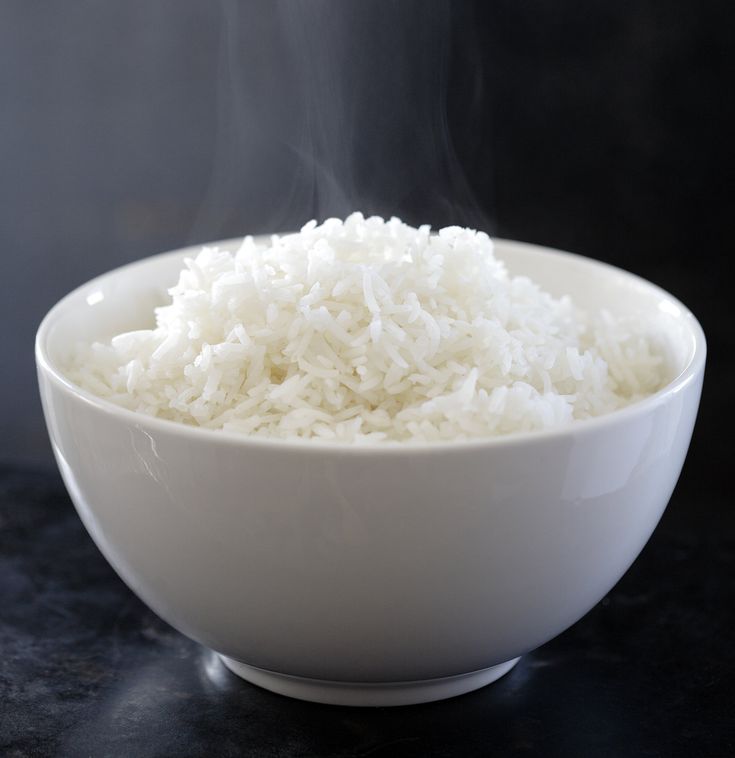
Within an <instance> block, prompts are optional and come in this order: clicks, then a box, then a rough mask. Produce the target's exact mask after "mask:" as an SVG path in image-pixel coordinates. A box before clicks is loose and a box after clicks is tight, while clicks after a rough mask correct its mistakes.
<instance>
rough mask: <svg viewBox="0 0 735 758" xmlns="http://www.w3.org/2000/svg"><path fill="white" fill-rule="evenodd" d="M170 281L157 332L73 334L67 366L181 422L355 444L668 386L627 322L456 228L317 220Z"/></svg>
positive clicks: (588, 411) (355, 218) (428, 434)
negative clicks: (511, 264)
mask: <svg viewBox="0 0 735 758" xmlns="http://www.w3.org/2000/svg"><path fill="white" fill-rule="evenodd" d="M169 292H170V294H171V297H172V301H171V304H170V305H166V306H164V307H161V308H158V309H156V312H155V318H156V324H157V325H156V327H155V328H154V329H151V330H144V331H135V332H128V333H125V334H120V335H118V336H116V337H113V338H112V339H111V341H109V342H106V343H95V344H92V345H83V346H80V347H79V349H78V350H77V351H76V353H75V355H74V357H73V361H72V364H71V366H70V369H69V375H70V378H71V379H72V380H74V381H76V382H77V383H78V384H79V385H81V386H82V387H84V388H86V389H87V390H89V391H91V392H93V393H95V394H96V395H99V396H101V397H104V398H106V399H108V400H110V401H112V402H113V403H117V404H118V405H121V406H123V407H125V408H129V409H131V410H135V411H139V412H141V413H145V414H150V415H152V416H158V417H160V418H165V419H171V420H174V421H179V422H182V423H185V424H193V425H196V426H202V427H207V428H210V429H227V430H231V431H236V432H241V433H243V434H248V435H258V436H263V437H280V438H294V437H301V438H324V439H329V440H339V441H343V442H347V443H349V442H354V441H365V440H374V441H383V440H388V441H406V440H420V441H427V442H431V441H439V440H458V439H467V438H471V437H485V436H491V435H501V434H508V433H511V432H519V431H528V430H536V429H544V428H548V427H556V426H560V425H564V424H568V423H570V422H572V421H573V420H574V419H584V418H587V417H590V416H597V415H599V414H603V413H608V412H610V411H613V410H615V409H617V408H620V407H621V406H623V405H626V404H628V403H630V402H633V401H635V400H636V399H638V398H640V397H642V396H644V395H646V394H648V393H650V392H653V391H655V390H656V389H658V388H659V386H660V385H661V379H662V377H661V368H660V364H661V358H660V356H657V355H656V354H655V351H653V350H652V348H651V346H650V344H649V343H648V342H647V340H646V339H645V337H644V336H643V334H642V333H641V332H640V329H638V332H636V329H635V325H629V324H623V323H619V322H616V321H615V320H614V319H612V317H611V316H610V315H609V314H606V313H602V314H597V315H595V316H587V315H585V314H583V313H581V312H579V311H578V310H577V309H575V307H574V306H573V304H572V303H571V301H570V300H569V298H566V297H564V298H561V299H558V300H557V299H555V298H553V297H551V296H550V295H549V294H547V293H545V292H543V291H541V290H540V289H539V287H538V286H536V285H535V284H534V283H533V282H531V281H530V280H529V279H527V278H524V277H515V278H513V277H510V276H509V275H508V272H507V270H506V268H505V266H504V265H503V264H502V263H501V262H500V261H498V260H496V258H495V257H494V255H493V244H492V241H491V240H490V238H489V237H488V236H487V235H486V234H484V233H482V232H477V231H473V230H470V229H462V228H460V227H449V228H446V229H442V230H440V231H439V232H438V234H430V228H429V227H428V226H422V227H420V228H418V229H415V228H413V227H411V226H408V225H406V224H404V223H402V222H401V221H400V220H399V219H397V218H392V219H390V221H384V220H383V219H381V218H377V217H372V218H368V219H365V218H364V217H363V216H362V214H360V213H354V214H352V215H351V216H349V217H348V218H347V219H346V220H345V221H341V220H338V219H329V220H328V221H326V222H324V223H323V224H322V225H321V226H317V224H316V222H315V221H311V222H309V223H308V224H306V226H304V227H303V229H302V230H301V232H299V233H298V234H291V235H285V236H280V237H279V236H274V237H272V238H271V239H270V242H269V243H268V244H265V245H262V244H261V245H258V244H256V243H255V242H254V240H253V239H252V238H250V237H246V238H245V239H244V241H243V243H242V246H241V247H240V249H239V250H238V251H237V252H236V253H234V254H232V253H230V252H227V251H224V250H220V249H218V248H216V247H204V248H203V249H202V250H201V252H200V253H199V254H198V255H197V256H196V257H195V258H193V259H187V260H186V267H185V269H184V270H183V271H182V272H181V275H180V278H179V281H178V284H177V285H176V286H175V287H173V288H172V289H171V290H169Z"/></svg>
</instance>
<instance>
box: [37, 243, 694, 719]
mask: <svg viewBox="0 0 735 758" xmlns="http://www.w3.org/2000/svg"><path fill="white" fill-rule="evenodd" d="M222 244H223V245H230V246H234V245H235V244H236V243H235V242H229V243H222ZM496 250H497V255H498V257H499V258H501V259H503V260H505V261H506V263H507V264H508V267H509V269H510V270H511V273H513V274H526V275H529V276H531V277H532V278H533V279H534V280H535V281H537V282H538V283H539V284H540V285H541V286H542V287H543V288H545V289H546V290H548V291H550V292H551V293H553V294H555V295H562V294H569V295H571V296H572V298H573V299H574V300H575V301H576V302H577V303H578V304H579V305H580V306H582V307H584V308H587V309H595V308H598V307H607V308H608V309H609V310H611V311H613V312H618V313H621V312H625V313H630V312H635V313H638V314H640V315H641V316H643V317H644V318H646V319H647V320H648V323H649V324H650V325H651V326H652V328H654V330H655V331H656V333H657V335H659V340H660V343H661V346H662V349H664V351H665V353H666V355H667V361H668V364H667V365H668V371H669V373H670V375H671V381H670V382H669V384H668V385H667V386H666V387H665V388H664V389H662V390H661V391H659V392H657V393H656V394H655V395H652V396H651V397H648V398H646V399H645V400H643V401H642V402H639V403H636V404H634V405H631V406H629V407H627V408H625V409H623V410H620V411H617V412H615V413H611V414H609V415H606V416H602V417H599V418H595V419H591V420H587V421H580V422H576V423H574V424H572V425H570V426H568V427H566V428H563V429H560V430H556V431H544V432H536V433H524V434H517V435H511V436H507V437H501V438H495V439H487V440H474V441H467V442H456V443H451V444H428V445H427V444H417V443H406V444H401V445H395V444H393V445H384V446H381V445H376V444H373V445H351V446H341V445H339V444H337V443H330V442H318V441H309V440H305V441H295V442H288V441H281V440H263V439H252V438H248V437H244V436H240V435H237V434H233V433H225V432H221V431H211V430H203V429H198V428H193V427H189V426H185V425H181V424H177V423H174V422H169V421H163V420H157V419H154V418H149V417H147V416H144V415H140V414H137V413H133V412H130V411H127V410H123V409H121V408H118V407H117V406H115V405H112V404H110V403H108V402H106V401H104V400H101V399H99V398H97V397H94V396H92V395H90V394H89V393H87V392H85V391H83V390H81V389H80V388H79V387H77V386H75V385H74V384H72V383H71V382H70V381H69V380H68V379H66V378H65V376H64V373H63V371H62V366H63V361H64V359H65V355H66V354H67V353H68V351H69V349H70V347H71V345H72V344H74V343H75V342H76V341H78V340H82V339H84V340H88V339H94V338H101V337H109V336H111V335H112V334H114V333H116V332H118V331H122V330H127V329H133V328H141V327H145V326H149V325H151V322H152V318H151V314H152V308H153V307H154V306H155V305H156V304H158V303H160V302H162V300H163V297H164V295H165V290H166V288H167V287H168V286H170V285H172V284H173V283H174V282H175V280H176V278H177V272H178V270H179V269H180V266H181V260H182V258H183V256H184V255H186V254H192V252H193V250H191V249H190V250H183V251H177V252H174V253H168V254H165V255H160V256H156V257H153V258H149V259H146V260H143V261H140V262H139V263H134V264H132V265H130V266H126V267H124V268H121V269H118V270H116V271H112V272H110V273H108V274H105V275H104V276H101V277H99V278H97V279H95V280H93V281H91V282H89V283H88V284H85V285H83V286H82V287H80V288H79V289H77V290H75V291H74V292H72V293H71V294H70V295H68V296H67V297H66V298H64V299H63V300H61V301H60V302H59V303H58V304H57V305H56V306H55V307H54V308H53V309H52V310H51V311H50V312H49V314H48V315H47V316H46V318H45V319H44V321H43V323H42V324H41V326H40V328H39V331H38V335H37V340H36V359H37V364H38V376H39V384H40V391H41V398H42V401H43V407H44V412H45V414H46V421H47V425H48V430H49V435H50V437H51V442H52V445H53V449H54V453H55V455H56V459H57V461H58V464H59V467H60V469H61V472H62V475H63V477H64V480H65V482H66V485H67V487H68V489H69V493H70V494H71V497H72V500H73V501H74V504H75V506H76V508H77V510H78V512H79V515H80V517H81V518H82V520H83V522H84V524H85V525H86V527H87V529H88V530H89V533H90V534H91V535H92V537H93V539H94V540H95V542H96V543H97V545H98V547H99V548H100V550H101V551H102V553H103V554H104V555H105V556H106V558H107V559H108V560H109V561H110V563H111V564H112V566H113V567H114V568H115V570H116V571H117V572H118V573H119V574H120V576H121V577H122V578H123V579H124V581H125V582H126V583H127V584H128V585H129V586H130V587H131V589H132V590H133V591H134V592H135V593H136V594H137V595H139V597H141V598H142V599H143V600H144V601H145V602H146V603H147V604H148V605H149V606H150V607H151V608H152V609H153V610H154V611H155V612H156V613H158V614H159V615H160V616H161V617H162V618H163V619H165V620H166V621H168V622H169V623H170V624H172V625H173V626H174V627H176V628H177V629H179V630H180V631H181V632H182V633H183V634H186V635H188V636H189V637H191V638H193V639H195V640H197V641H199V642H200V643H202V644H203V645H206V646H207V647H209V648H211V649H213V650H215V651H216V652H218V653H219V654H220V655H221V656H222V657H223V660H224V661H225V663H226V664H227V665H228V666H229V667H230V668H231V669H232V670H234V671H236V672H237V673H238V674H240V675H241V676H243V677H244V678H246V679H248V680H250V681H252V682H255V683H256V684H260V685H262V686H264V687H267V688H269V689H271V690H274V691H276V692H281V693H284V694H288V695H292V696H295V697H301V698H304V699H307V700H316V701H320V702H328V703H343V704H353V705H393V704H404V703H416V702H424V701H428V700H435V699H440V698H443V697H449V696H452V695H456V694H460V693H462V692H467V691H469V690H472V689H475V688H477V687H479V686H482V685H484V684H487V683H488V682H490V681H492V680H493V679H496V678H497V677H498V676H501V675H502V674H503V673H505V672H506V671H508V670H509V669H510V668H511V667H512V665H513V664H514V663H515V661H516V660H517V659H518V657H519V656H521V655H523V654H524V653H526V652H528V651H530V650H533V649H534V648H536V647H538V646H539V645H542V644H543V643H544V642H546V641H547V640H549V639H551V638H552V637H554V636H555V635H557V634H559V633H560V632H561V631H563V630H564V629H566V628H567V627H568V626H570V625H571V624H572V623H574V622H575V621H576V620H577V619H579V618H580V617H581V616H582V615H584V614H585V613H586V612H587V611H588V610H589V609H590V608H591V607H592V606H593V605H595V603H597V602H598V601H599V600H600V599H601V598H602V597H603V596H604V595H605V594H606V593H607V592H608V591H609V590H610V589H611V587H612V586H613V585H614V584H615V583H616V582H617V581H618V579H619V578H620V577H621V576H622V574H623V573H624V572H625V571H626V569H627V568H628V567H629V566H630V564H631V563H632V562H633V560H634V559H635V558H636V556H637V555H638V553H639V552H640V551H641V549H642V547H643V545H644V544H645V543H646V541H647V540H648V538H649V537H650V535H651V532H652V531H653V529H654V527H655V526H656V524H657V522H658V520H659V518H660V517H661V514H662V512H663V510H664V508H665V507H666V504H667V502H668V500H669V497H670V496H671V492H672V490H673V488H674V485H675V484H676V481H677V478H678V476H679V472H680V470H681V467H682V463H683V461H684V457H685V455H686V451H687V447H688V445H689V441H690V437H691V433H692V428H693V426H694V421H695V417H696V414H697V407H698V403H699V396H700V391H701V386H702V378H703V373H704V363H705V352H706V348H705V340H704V336H703V334H702V330H701V328H700V326H699V324H698V323H697V321H696V319H695V318H694V317H693V316H692V314H691V313H690V312H689V311H688V310H687V309H686V308H685V307H684V306H683V305H682V304H681V303H680V302H678V301H677V300H676V299H674V298H673V297H672V296H671V295H669V294H667V293H666V292H664V291H663V290H661V289H659V288H658V287H656V286H654V285H652V284H650V283H648V282H646V281H644V280H642V279H640V278H638V277H636V276H634V275H632V274H628V273H626V272H623V271H621V270H619V269H616V268H613V267H610V266H607V265H605V264H602V263H598V262H594V261H591V260H589V259H585V258H581V257H579V256H575V255H570V254H566V253H559V252H555V251H551V250H548V249H544V248H539V247H535V246H532V245H526V244H521V243H515V242H503V241H498V242H497V247H496Z"/></svg>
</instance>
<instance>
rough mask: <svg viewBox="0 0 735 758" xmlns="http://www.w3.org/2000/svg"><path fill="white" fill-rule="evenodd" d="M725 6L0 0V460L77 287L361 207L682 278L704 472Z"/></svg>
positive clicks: (39, 425)
mask: <svg viewBox="0 0 735 758" xmlns="http://www.w3.org/2000/svg"><path fill="white" fill-rule="evenodd" d="M732 15H733V14H732V11H731V6H730V3H728V2H716V1H715V0H704V1H703V2H683V1H682V0H672V1H671V2H659V3H657V2H650V1H646V0H643V1H641V2H629V3H626V2H623V3H609V2H602V1H593V2H585V1H583V0H579V1H578V0H571V1H570V2H564V3H560V2H556V1H555V0H554V1H552V0H542V1H540V2H536V3H525V2H521V3H519V2H513V1H512V0H494V1H492V2H486V3H483V2H478V3H472V2H456V3H443V2H428V3H426V2H414V1H413V0H404V1H403V2H386V1H381V2H372V1H371V0H365V1H364V2H363V1H362V0H360V1H353V2H349V1H348V2H325V1H324V0H312V1H311V2H308V1H307V2H297V1H296V0H281V2H239V3H238V2H206V1H205V0H126V1H125V2H114V1H113V0H109V1H108V2H104V1H101V0H97V1H96V2H92V1H91V0H66V1H65V2H63V3H48V2H28V0H2V2H0V104H1V107H0V250H1V251H2V256H3V262H4V263H5V265H4V267H3V275H2V298H1V299H0V309H1V310H0V329H2V335H1V339H2V344H3V346H4V347H5V350H4V355H5V360H4V361H3V362H2V389H3V392H2V409H0V423H1V424H2V427H1V428H0V461H6V462H24V463H31V464H34V465H35V464H40V465H48V464H50V463H51V456H50V450H49V446H48V442H47V440H46V435H45V430H44V428H43V421H42V418H41V412H40V406H39V402H38V398H37V391H36V387H35V376H34V367H33V355H32V343H33V335H34V332H35V329H36V326H37V324H38V322H39V321H40V320H41V318H42V316H43V314H44V313H45V312H46V310H47V309H48V308H49V307H50V306H51V305H52V304H53V303H54V302H55V301H56V300H57V299H58V298H59V297H61V296H62V295H63V294H64V293H66V292H67V291H68V290H69V289H71V288H73V287H74V286H76V285H78V284H80V283H82V282H83V281H85V280H86V279H88V278H90V277H91V276H93V275H95V274H98V273H101V272H103V271H105V270H107V269H110V268H112V267H114V266H117V265H120V264H122V263H125V262H127V261H131V260H134V259H136V258H140V257H143V256H146V255H149V254H152V253H156V252H160V251H163V250H166V249H171V248H174V247H177V246H180V245H183V244H186V243H192V242H199V241H205V240H211V239H218V238H223V237H228V236H234V235H238V234H242V233H246V232H253V233H257V232H266V231H276V230H285V229H291V228H294V227H297V226H299V225H300V224H301V223H303V222H304V221H306V220H308V218H310V217H312V216H314V215H316V216H318V217H320V218H323V217H325V216H326V215H330V214H343V213H345V212H347V211H349V210H350V209H352V208H360V209H363V210H365V211H366V212H380V213H384V214H392V213H397V214H399V215H402V216H403V217H404V218H405V219H406V220H408V221H411V222H417V223H418V222H431V223H433V224H435V225H440V224H444V223H453V222H454V223H463V224H464V223H469V224H475V225H478V226H481V227H483V228H486V229H488V230H489V231H491V232H494V233H497V234H498V235H501V236H505V237H511V238H516V239H523V240H529V241H534V242H539V243H544V244H548V245H552V246H558V247H561V248H564V249H571V250H574V251H576V252H580V253H583V254H586V255H589V256H592V257H596V258H600V259H604V260H607V261H610V262H613V263H615V264H617V265H620V266H623V267H625V268H628V269H630V270H633V271H635V272H637V273H639V274H642V275H643V276H645V277H647V278H649V279H651V280H653V281H655V282H656V283H658V284H660V285H662V286H663V287H665V288H667V289H669V290H671V291H672V292H673V293H675V294H676V295H677V296H678V297H680V298H681V299H682V300H683V301H684V302H685V303H686V304H687V305H689V306H690V307H691V308H692V310H694V312H695V313H696V314H697V316H698V317H699V318H700V319H701V321H702V322H703V325H704V327H705V331H706V332H707V334H708V338H709V343H710V359H709V370H708V377H707V382H706V390H705V398H704V402H703V406H702V413H701V416H700V422H699V426H698V430H697V435H696V437H695V445H694V446H693V449H692V453H691V455H690V461H689V463H688V470H689V471H690V472H691V473H690V474H689V476H690V484H691V485H692V486H694V485H695V483H696V484H697V485H700V484H701V485H702V486H708V487H711V486H712V481H713V479H716V477H713V476H712V472H713V471H717V470H719V471H723V472H724V470H725V465H726V463H727V456H728V447H727V446H726V445H722V444H717V440H718V439H720V437H719V435H718V434H717V432H718V430H719V427H720V426H723V425H724V421H723V413H724V412H725V411H726V409H727V407H729V405H730V404H731V400H730V399H729V398H730V394H731V393H729V392H728V390H729V384H730V382H729V381H728V380H727V376H728V375H730V372H731V371H732V368H733V365H732V358H731V355H732V351H733V339H732V336H731V329H732V327H731V323H732V319H731V315H730V310H731V302H730V301H729V299H727V298H726V296H725V293H724V284H725V282H726V281H727V278H726V276H725V268H726V264H727V262H728V261H727V259H728V255H729V251H730V249H731V243H730V241H729V238H730V234H731V215H732V199H733V198H732V186H731V184H730V183H729V180H730V179H731V174H732V167H733V163H732V133H731V127H732V122H731V119H730V116H731V100H732V91H733V90H732V84H733V82H732V77H731V76H730V73H731V72H729V71H727V69H726V65H727V63H728V62H729V61H728V58H727V55H726V52H727V48H728V46H729V44H730V41H731V39H732V29H733V26H732ZM726 235H727V237H728V239H727V240H726ZM724 398H727V400H725V399H724ZM723 481H724V480H723ZM723 486H724V484H723Z"/></svg>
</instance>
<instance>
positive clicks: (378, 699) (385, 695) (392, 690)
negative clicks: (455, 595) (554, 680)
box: [220, 655, 520, 707]
mask: <svg viewBox="0 0 735 758" xmlns="http://www.w3.org/2000/svg"><path fill="white" fill-rule="evenodd" d="M220 658H221V659H222V662H223V663H224V664H225V666H227V668H228V669H230V671H232V672H233V673H235V674H237V675H238V676H240V677H242V678H243V679H245V680H246V681H248V682H250V683H251V684H256V685H257V686H258V687H263V688H264V689H266V690H270V691H271V692H276V693H277V694H279V695H286V696H288V697H293V698H297V699H298V700H309V701H310V702H312V703H326V704H328V705H353V706H373V707H377V706H390V705H415V704H417V703H430V702H432V701H433V700H444V699H445V698H449V697H455V696H457V695H464V694H465V693H466V692H472V691H473V690H477V689H479V688H480V687H484V686H485V685H486V684H490V683H491V682H494V681H495V680H496V679H500V677H501V676H503V674H507V673H508V672H509V671H510V670H511V669H512V668H513V666H515V665H516V663H518V661H519V660H520V658H513V659H512V660H510V661H505V663H499V664H498V665H497V666H490V668H486V669H480V670H479V671H472V672H470V673H469V674H459V675H458V676H447V677H443V678H441V679H425V680H422V681H414V682H385V683H383V682H368V683H360V682H334V681H327V680H322V679H306V678H304V677H300V676H291V675H289V674H277V673H276V672H274V671H266V670H265V669H260V668H256V667H255V666H248V664H247V663H241V662H240V661H236V660H234V659H232V658H227V657H226V656H224V655H221V656H220Z"/></svg>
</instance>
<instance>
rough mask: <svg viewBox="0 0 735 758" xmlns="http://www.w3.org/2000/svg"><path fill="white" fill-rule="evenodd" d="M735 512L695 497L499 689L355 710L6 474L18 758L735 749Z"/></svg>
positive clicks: (8, 641) (52, 499)
mask: <svg viewBox="0 0 735 758" xmlns="http://www.w3.org/2000/svg"><path fill="white" fill-rule="evenodd" d="M705 506H706V507H705ZM719 506H721V507H718V504H715V505H713V504H712V503H707V504H705V503H703V502H701V501H700V500H699V499H698V496H697V494H696V493H694V492H686V491H681V490H679V491H677V494H675V496H674V499H673V501H672V504H671V505H670V507H669V510H668V511H667V514H666V515H665V516H664V519H663V521H662V523H661V524H660V525H659V528H658V529H657V531H656V533H655V534H654V536H653V538H652V539H651V541H650V543H649V544H648V546H647V547H646V548H645V550H644V552H643V554H642V555H641V557H640V558H639V559H638V561H637V562H636V563H635V564H634V566H633V567H632V568H631V569H630V571H629V572H628V573H627V575H626V576H625V577H624V578H623V579H622V581H621V582H620V583H619V584H618V586H617V587H615V589H614V590H613V591H612V592H611V593H610V595H609V596H608V597H606V598H605V599H604V600H603V601H602V602H601V603H600V604H599V605H598V606H597V607H596V608H595V609H594V610H593V611H592V612H591V613H589V614H588V615H587V616H586V617H585V618H584V619H582V620H581V621H580V622H578V623H577V624H576V625H575V626H574V627H572V628H571V629H569V630H568V631H567V632H565V633H564V634H562V635H561V636H559V637H557V638H556V639H555V640H553V641H551V642H549V643H548V644H546V645H544V646H543V647H542V648H540V649H539V650H537V651H535V652H533V653H531V654H529V655H527V656H526V657H525V658H524V659H522V661H521V662H520V663H519V664H518V666H517V667H516V668H515V669H513V671H511V673H510V674H508V675H507V676H505V677H504V678H502V679H501V680H499V681H498V682H497V683H495V684H491V685H490V686H488V687H486V688H484V689H482V690H479V691H477V692H474V693H471V694H468V695H464V696H462V697H458V698H455V699H453V700H448V701H444V702H440V703H433V704H428V705H422V706H412V707H404V708H393V709H353V708H339V707H331V706H321V705H314V704H310V703H303V702H298V701H295V700H289V699H287V698H284V697H280V696H278V695H273V694H271V693H269V692H266V691H264V690H261V689H258V688H257V687H254V686H252V685H249V684H247V683H245V682H243V681H241V680H239V679H238V678H237V677H236V676H234V675H233V674H230V673H229V672H228V671H226V670H225V669H224V668H223V666H222V665H221V664H220V663H219V661H218V660H217V659H216V658H215V657H214V655H213V654H211V653H209V652H207V651H206V650H204V649H202V648H201V647H200V646H199V645H197V644H195V643H193V642H190V641H189V640H187V639H186V638H184V637H182V636H181V635H180V634H178V633H177V632H175V631H173V630H172V629H171V628H170V627H168V626H167V625H166V624H165V623H163V622H162V621H160V620H159V619H158V618H157V617H156V616H155V615H154V614H153V613H152V612H150V611H149V610H147V608H146V607H145V606H144V605H142V603H140V602H139V601H138V600H137V599H136V597H135V596H134V595H133V594H132V593H131V592H130V591H129V590H128V589H127V587H126V586H125V585H124V584H123V583H122V582H121V581H120V580H119V579H118V578H117V576H116V575H115V573H114V572H113V571H112V569H111V568H110V567H109V566H108V565H107V563H106V562H105V560H104V559H103V558H102V557H101V555H100V554H99V552H98V551H97V549H96V547H95V546H94V545H93V543H92V541H91V539H90V538H89V537H88V536H87V534H86V532H85V531H84V528H83V527H82V524H81V522H80V521H79V519H78V518H77V516H76V514H75V512H74V509H73V507H72V505H71V503H70V501H69V499H68V497H67V495H66V492H65V490H64V487H63V485H62V483H61V481H60V478H59V477H58V475H57V474H55V473H51V472H48V473H47V472H37V471H28V470H25V471H23V470H13V469H8V468H6V469H4V470H3V469H0V609H1V611H0V645H1V647H0V755H2V756H46V755H54V756H56V755H60V756H94V757H95V758H97V757H98V756H135V757H136V758H143V757H145V756H190V755H192V756H195V755H196V756H235V755H255V756H312V755H314V756H372V757H377V756H393V755H407V756H455V755H456V756H475V755H477V756H479V755H490V754H499V755H521V756H527V755H539V756H545V757H546V758H553V756H611V757H614V758H619V757H620V756H666V757H667V758H669V757H671V756H686V757H687V758H692V757H693V756H728V755H735V696H734V695H733V693H734V692H735V655H734V654H733V644H734V643H735V634H734V632H733V630H734V629H735V602H734V601H735V543H734V540H733V525H734V523H735V520H734V519H733V516H732V511H731V510H730V508H729V507H728V506H727V504H726V503H724V502H722V503H720V504H719Z"/></svg>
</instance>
